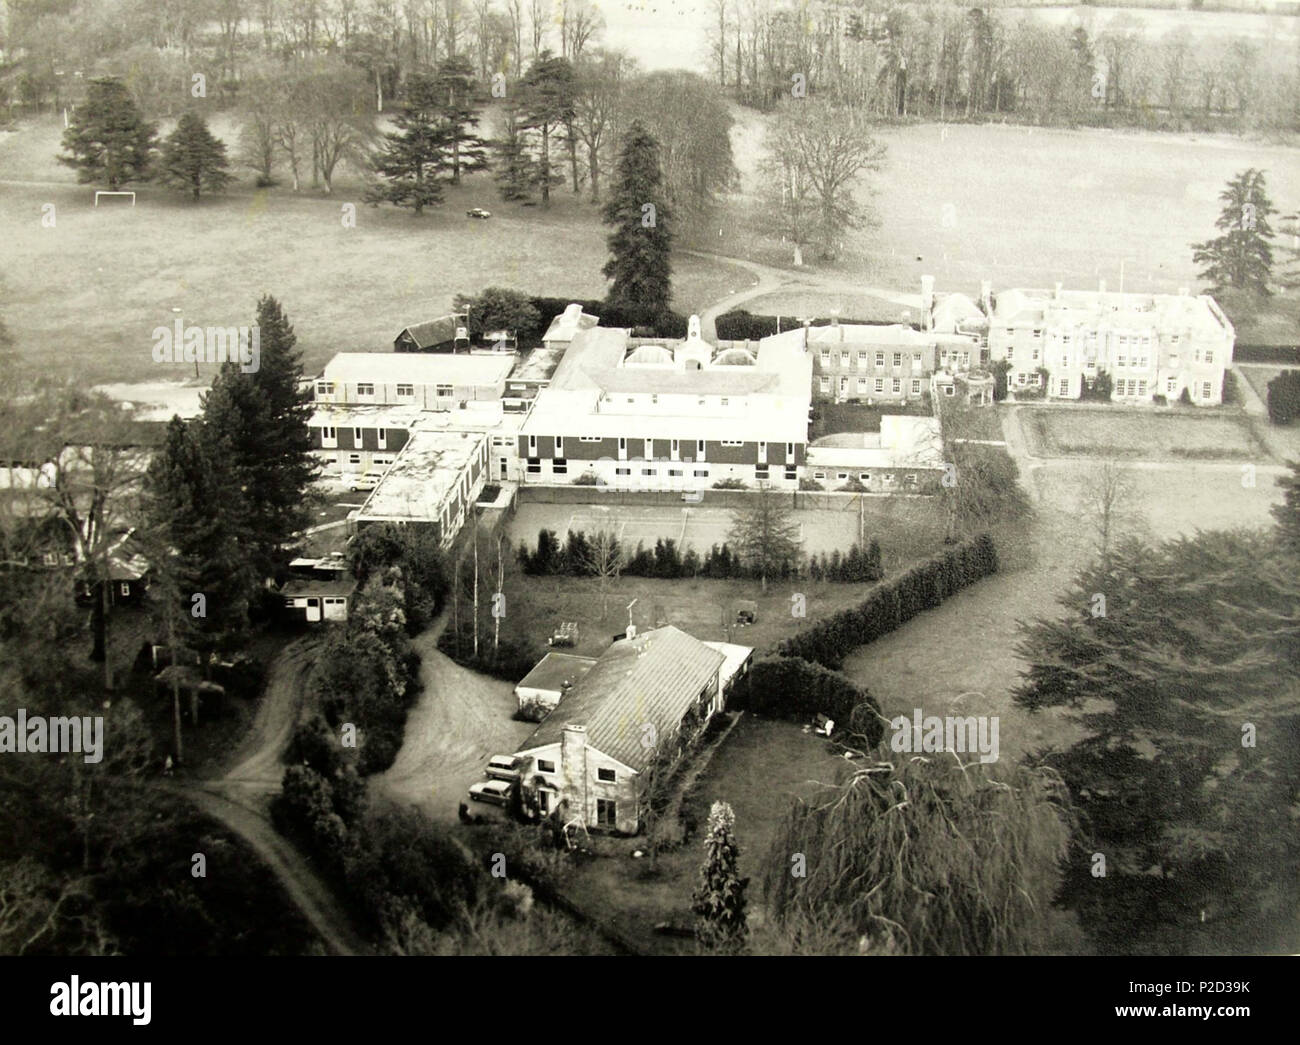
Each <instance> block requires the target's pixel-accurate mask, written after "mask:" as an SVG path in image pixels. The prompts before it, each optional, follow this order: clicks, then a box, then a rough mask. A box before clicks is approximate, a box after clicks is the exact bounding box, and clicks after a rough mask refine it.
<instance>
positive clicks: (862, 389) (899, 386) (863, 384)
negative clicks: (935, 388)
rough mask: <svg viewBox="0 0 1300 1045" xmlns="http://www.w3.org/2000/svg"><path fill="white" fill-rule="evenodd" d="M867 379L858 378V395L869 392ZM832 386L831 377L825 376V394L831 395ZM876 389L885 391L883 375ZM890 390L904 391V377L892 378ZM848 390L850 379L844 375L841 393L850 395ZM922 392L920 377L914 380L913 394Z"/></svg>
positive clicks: (822, 384)
mask: <svg viewBox="0 0 1300 1045" xmlns="http://www.w3.org/2000/svg"><path fill="white" fill-rule="evenodd" d="M867 381H868V378H865V377H860V378H858V395H867V394H868V392H867ZM831 388H832V385H831V379H830V378H829V377H823V378H822V379H821V390H822V393H823V394H824V395H830V394H831ZM875 390H876V392H877V393H883V392H884V391H885V379H884V378H883V377H878V378H876V380H875ZM890 391H891V392H893V393H894V394H895V395H899V394H901V393H902V391H903V381H902V378H898V377H895V378H893V379H892V383H891V384H890ZM848 392H849V379H848V378H847V377H842V378H840V395H848ZM920 394H921V382H920V379H915V380H913V381H912V395H920Z"/></svg>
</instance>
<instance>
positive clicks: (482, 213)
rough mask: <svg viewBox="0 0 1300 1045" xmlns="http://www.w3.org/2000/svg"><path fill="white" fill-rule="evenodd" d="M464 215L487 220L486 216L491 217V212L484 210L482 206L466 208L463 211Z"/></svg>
mask: <svg viewBox="0 0 1300 1045" xmlns="http://www.w3.org/2000/svg"><path fill="white" fill-rule="evenodd" d="M465 217H467V218H482V219H484V220H487V219H488V218H490V217H492V212H491V211H490V210H484V209H483V208H482V207H475V208H474V209H473V210H467V211H466V212H465Z"/></svg>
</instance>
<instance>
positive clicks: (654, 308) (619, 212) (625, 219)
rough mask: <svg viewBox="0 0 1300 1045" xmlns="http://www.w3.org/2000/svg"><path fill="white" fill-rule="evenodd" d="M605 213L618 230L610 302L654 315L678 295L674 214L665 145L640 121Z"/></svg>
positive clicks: (609, 273)
mask: <svg viewBox="0 0 1300 1045" xmlns="http://www.w3.org/2000/svg"><path fill="white" fill-rule="evenodd" d="M602 216H603V218H604V221H605V224H606V225H611V226H613V229H614V231H613V232H612V233H611V234H610V236H609V237H608V239H607V240H606V242H607V243H608V244H609V252H610V259H609V261H607V262H606V263H605V267H604V268H603V269H602V270H601V272H602V273H603V274H604V276H605V278H606V279H608V280H610V281H611V286H610V288H609V293H608V294H607V295H606V301H608V302H609V304H611V305H614V306H617V307H619V308H627V309H629V310H632V311H639V312H641V313H643V314H644V315H645V316H646V318H647V319H649V318H653V317H655V316H657V315H658V314H660V313H662V312H663V311H665V310H666V309H667V308H668V303H669V301H670V300H671V299H672V272H673V268H672V244H673V235H672V231H671V214H670V213H669V210H668V205H667V201H666V199H665V192H664V180H663V169H662V167H661V166H660V162H659V143H658V142H657V141H655V139H654V138H653V137H652V136H651V135H650V133H649V132H648V131H646V129H645V128H644V127H643V126H642V125H641V124H640V123H638V122H633V124H632V126H631V127H630V128H629V129H628V132H627V134H626V135H625V136H624V138H623V147H622V150H621V152H620V153H619V158H618V167H617V169H616V171H615V174H614V184H613V186H612V187H611V191H610V195H609V200H608V201H607V202H606V203H605V206H604V208H603V210H602Z"/></svg>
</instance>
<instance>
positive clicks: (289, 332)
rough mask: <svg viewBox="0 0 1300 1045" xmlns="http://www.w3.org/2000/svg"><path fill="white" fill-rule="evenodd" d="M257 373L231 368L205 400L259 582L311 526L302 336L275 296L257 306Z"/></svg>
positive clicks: (311, 466)
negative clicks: (232, 477)
mask: <svg viewBox="0 0 1300 1045" xmlns="http://www.w3.org/2000/svg"><path fill="white" fill-rule="evenodd" d="M257 319H258V328H259V332H260V339H261V356H260V366H259V368H258V369H257V370H256V371H252V372H247V373H246V372H244V371H243V370H242V369H241V368H240V366H239V364H237V363H226V364H225V365H224V366H223V367H222V368H221V372H220V373H219V374H218V375H217V378H216V380H215V381H213V383H212V389H211V391H210V392H208V394H207V395H206V396H205V397H204V401H203V419H204V423H205V425H207V426H208V427H209V428H210V430H212V431H215V432H220V433H221V434H222V436H223V437H225V438H227V439H229V440H230V456H231V460H232V464H233V467H234V469H235V474H236V476H237V477H238V480H239V483H240V486H241V488H242V492H243V494H244V498H245V502H246V504H247V507H248V512H247V517H248V520H249V526H248V530H249V537H248V539H247V541H246V553H247V554H248V556H249V558H250V560H251V562H252V564H253V566H254V568H255V569H256V570H257V571H258V575H259V577H271V576H273V575H274V573H275V572H276V568H277V567H278V566H279V565H280V564H281V563H282V561H283V559H284V548H285V546H286V545H287V544H289V543H290V542H291V541H292V539H293V535H294V533H296V532H297V531H299V530H301V529H303V527H304V526H305V525H306V523H307V518H308V515H307V507H306V501H307V492H308V487H309V485H310V483H311V481H312V479H314V478H315V475H316V473H317V465H316V462H315V460H314V458H313V457H312V453H311V436H310V432H309V430H308V428H307V419H308V418H309V417H310V415H311V406H310V393H309V392H306V391H299V390H298V383H299V380H300V379H301V377H302V356H301V353H300V352H299V350H298V348H297V337H296V336H295V335H294V332H293V327H292V326H291V325H290V324H289V321H288V319H287V318H286V317H285V315H284V312H283V310H282V309H281V307H280V304H279V302H277V301H276V300H275V299H274V298H272V297H269V296H268V297H264V298H262V299H261V301H259V302H258V306H257Z"/></svg>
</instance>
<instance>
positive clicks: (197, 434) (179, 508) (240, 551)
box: [144, 417, 259, 650]
mask: <svg viewBox="0 0 1300 1045" xmlns="http://www.w3.org/2000/svg"><path fill="white" fill-rule="evenodd" d="M232 461H233V453H232V447H231V442H230V439H229V438H228V437H227V436H226V435H224V434H222V433H220V432H218V431H216V430H215V429H212V428H209V427H207V426H205V424H204V423H203V421H202V420H195V421H193V422H190V423H188V424H187V423H185V422H184V421H182V420H181V419H180V418H178V417H176V418H172V421H171V423H170V424H169V425H168V426H167V435H166V438H165V441H164V443H163V447H162V449H161V451H160V452H159V453H158V455H157V456H156V457H155V458H154V460H153V462H152V463H151V464H150V468H149V473H148V476H147V479H146V484H145V497H144V506H145V515H146V518H147V520H148V522H147V525H146V528H145V529H146V531H147V532H150V533H153V534H154V535H156V540H154V541H153V544H154V547H153V548H152V549H151V550H152V551H153V555H152V556H151V558H153V559H155V560H157V561H158V562H159V564H160V567H163V568H162V569H161V571H160V572H161V575H162V576H163V578H164V581H165V583H164V584H163V586H162V587H163V598H164V599H165V600H166V601H167V602H168V605H167V606H165V607H164V612H165V614H166V615H167V624H168V626H169V630H172V631H174V632H175V638H177V639H180V638H182V637H184V638H186V639H188V640H189V641H193V642H194V644H195V645H196V646H198V647H199V648H202V649H206V650H215V649H222V648H229V647H230V646H232V645H234V643H235V642H236V641H237V640H238V638H239V637H240V636H241V635H242V634H243V632H244V631H245V630H246V629H247V627H248V609H249V606H250V605H251V603H252V600H253V598H254V596H255V594H256V592H257V587H258V581H259V578H258V577H257V575H256V571H255V570H254V569H253V566H252V563H251V562H250V561H249V556H248V541H249V538H250V536H251V534H250V532H249V520H250V513H249V510H248V503H247V500H246V497H245V494H244V492H243V491H241V489H240V482H239V478H238V476H237V474H236V473H235V471H234V468H233V466H232ZM196 595H201V596H202V597H203V598H202V600H196V599H195V598H194V597H195V596H196ZM200 607H201V612H200ZM178 611H179V612H178ZM178 625H179V626H178Z"/></svg>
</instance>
